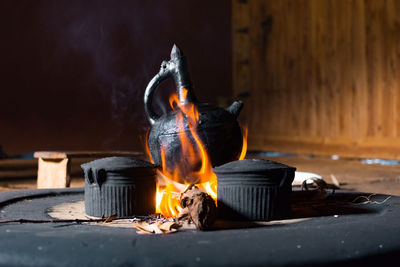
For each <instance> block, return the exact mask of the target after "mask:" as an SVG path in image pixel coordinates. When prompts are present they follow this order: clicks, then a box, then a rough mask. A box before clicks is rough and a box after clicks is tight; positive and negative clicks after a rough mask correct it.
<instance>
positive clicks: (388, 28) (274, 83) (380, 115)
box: [232, 0, 400, 159]
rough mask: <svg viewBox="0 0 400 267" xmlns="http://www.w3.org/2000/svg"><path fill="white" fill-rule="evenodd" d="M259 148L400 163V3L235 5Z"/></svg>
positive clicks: (263, 0)
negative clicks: (399, 161) (398, 160)
mask: <svg viewBox="0 0 400 267" xmlns="http://www.w3.org/2000/svg"><path fill="white" fill-rule="evenodd" d="M232 8H233V10H232V35H233V86H234V94H235V95H239V96H240V95H242V96H243V92H248V93H249V94H250V96H249V97H247V98H244V102H245V104H246V106H245V108H244V110H243V114H242V115H241V119H242V121H244V123H247V124H248V126H249V140H248V141H249V142H248V143H249V149H252V150H280V151H290V152H299V153H314V154H339V155H343V156H350V157H384V158H397V159H400V116H399V115H400V111H399V103H400V1H397V0H296V1H294V0H280V1H274V0H253V1H240V0H233V1H232Z"/></svg>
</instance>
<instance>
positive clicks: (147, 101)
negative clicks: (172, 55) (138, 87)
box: [144, 61, 171, 125]
mask: <svg viewBox="0 0 400 267" xmlns="http://www.w3.org/2000/svg"><path fill="white" fill-rule="evenodd" d="M170 76H171V73H170V71H169V70H168V68H167V62H165V61H163V63H162V64H161V70H160V72H159V73H157V74H156V76H154V77H153V79H151V81H150V82H149V84H148V85H147V87H146V91H145V92H144V109H145V111H146V115H147V119H148V120H149V122H150V124H151V125H153V124H154V123H155V122H156V120H158V118H160V115H158V114H157V113H156V112H155V111H154V109H153V95H154V92H155V90H156V88H157V87H158V86H159V85H160V83H162V82H163V81H165V80H166V79H168V78H169V77H170Z"/></svg>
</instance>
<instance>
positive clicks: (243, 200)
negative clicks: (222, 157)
mask: <svg viewBox="0 0 400 267" xmlns="http://www.w3.org/2000/svg"><path fill="white" fill-rule="evenodd" d="M295 170H296V168H293V167H290V166H287V165H284V164H281V163H278V162H274V161H270V160H263V159H246V160H238V161H233V162H229V163H227V164H224V165H222V166H219V167H216V168H214V169H213V172H214V173H215V174H216V175H217V179H218V190H217V199H218V214H219V216H220V217H221V218H224V219H233V220H253V221H268V220H271V219H282V218H285V217H286V216H288V215H289V212H290V194H291V191H292V182H293V179H294V173H295Z"/></svg>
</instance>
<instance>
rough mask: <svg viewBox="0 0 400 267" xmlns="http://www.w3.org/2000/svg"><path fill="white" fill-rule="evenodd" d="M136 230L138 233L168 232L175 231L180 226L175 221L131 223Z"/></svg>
mask: <svg viewBox="0 0 400 267" xmlns="http://www.w3.org/2000/svg"><path fill="white" fill-rule="evenodd" d="M133 226H135V227H136V228H137V229H139V230H140V231H138V232H137V233H138V234H168V233H171V232H176V231H177V229H178V228H180V227H181V226H180V225H179V224H176V223H175V222H170V221H168V222H164V223H162V222H155V223H152V224H148V223H147V222H144V221H142V222H137V223H135V224H133Z"/></svg>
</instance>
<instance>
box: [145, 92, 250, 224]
mask: <svg viewBox="0 0 400 267" xmlns="http://www.w3.org/2000/svg"><path fill="white" fill-rule="evenodd" d="M186 96H187V90H186V89H184V90H183V95H182V96H181V97H183V99H185V98H186ZM169 102H170V105H171V108H172V109H173V110H174V111H176V124H177V127H178V128H179V129H183V128H184V123H185V120H186V122H187V124H188V126H189V127H188V129H189V132H188V133H186V134H181V135H179V140H180V142H181V147H182V157H185V159H187V160H188V164H189V165H190V167H191V169H193V170H194V171H192V172H191V173H190V176H191V177H192V178H193V179H194V180H197V181H199V183H198V184H196V186H197V187H198V188H199V189H201V190H204V191H205V192H206V193H208V194H209V195H210V196H211V197H212V198H213V199H214V200H215V201H216V200H217V177H216V175H215V174H214V173H213V172H212V165H211V161H210V159H209V157H208V154H207V152H206V150H205V148H204V145H203V144H202V142H201V139H200V137H199V135H198V134H197V132H196V126H197V124H198V121H199V112H198V110H197V107H196V106H195V105H194V104H193V103H190V102H189V103H188V102H185V103H182V102H181V101H180V99H179V97H178V95H177V94H173V95H172V96H171V97H170V99H169ZM246 139H247V128H244V129H243V147H242V151H241V154H240V159H244V157H245V156H246V151H247V141H246ZM146 142H147V138H146ZM166 149H167V147H166V146H165V145H162V146H161V161H162V162H161V163H162V170H161V171H158V183H157V193H156V212H157V213H160V214H162V215H163V216H166V217H177V216H178V214H179V212H180V211H181V210H182V208H181V206H180V198H181V192H184V191H185V190H186V188H187V187H188V186H190V184H188V183H186V184H182V183H178V182H177V181H178V180H179V172H178V166H174V168H172V171H171V168H170V166H169V168H168V169H167V167H166V164H165V152H166ZM146 152H147V153H148V155H150V153H149V151H148V149H146ZM150 158H151V156H150ZM199 160H200V162H199ZM199 163H200V164H199Z"/></svg>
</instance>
